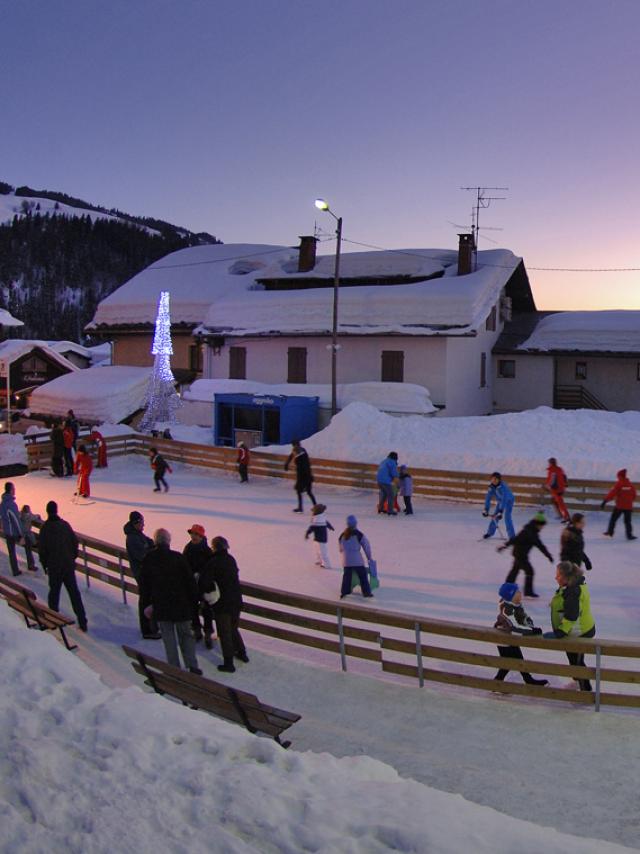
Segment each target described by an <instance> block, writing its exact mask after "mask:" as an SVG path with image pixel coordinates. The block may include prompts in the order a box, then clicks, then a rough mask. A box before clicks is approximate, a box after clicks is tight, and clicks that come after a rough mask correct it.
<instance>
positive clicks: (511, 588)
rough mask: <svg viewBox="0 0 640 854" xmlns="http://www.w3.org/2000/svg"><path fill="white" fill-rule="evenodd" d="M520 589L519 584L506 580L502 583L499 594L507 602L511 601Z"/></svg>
mask: <svg viewBox="0 0 640 854" xmlns="http://www.w3.org/2000/svg"><path fill="white" fill-rule="evenodd" d="M519 589H520V588H519V587H518V585H517V584H511V583H510V582H509V581H505V583H504V584H501V585H500V589H499V590H498V596H499V597H500V598H501V599H502V600H504V601H505V602H511V600H512V599H513V597H514V596H515V595H516V593H517V592H518V590H519Z"/></svg>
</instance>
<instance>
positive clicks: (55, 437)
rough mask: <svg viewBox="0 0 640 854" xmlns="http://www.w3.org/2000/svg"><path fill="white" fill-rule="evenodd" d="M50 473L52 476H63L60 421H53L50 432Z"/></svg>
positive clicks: (62, 444) (62, 442)
mask: <svg viewBox="0 0 640 854" xmlns="http://www.w3.org/2000/svg"><path fill="white" fill-rule="evenodd" d="M49 441H50V442H51V473H52V475H53V477H64V433H63V430H62V427H61V425H60V421H59V420H58V419H56V420H55V421H54V422H53V427H52V428H51V433H50V434H49Z"/></svg>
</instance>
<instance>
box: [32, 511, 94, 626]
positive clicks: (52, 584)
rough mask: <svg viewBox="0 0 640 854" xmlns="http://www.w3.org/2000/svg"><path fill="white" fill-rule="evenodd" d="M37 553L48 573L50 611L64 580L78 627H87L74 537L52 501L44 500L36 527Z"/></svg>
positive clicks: (58, 602)
mask: <svg viewBox="0 0 640 854" xmlns="http://www.w3.org/2000/svg"><path fill="white" fill-rule="evenodd" d="M38 553H39V555H40V562H41V564H42V568H43V569H44V571H45V572H47V573H48V575H49V607H50V608H53V610H54V611H57V610H58V606H59V605H60V590H61V588H62V585H63V584H64V586H65V588H66V591H67V593H68V594H69V599H70V600H71V607H72V608H73V613H74V614H75V615H76V619H77V621H78V628H79V629H80V630H81V631H83V632H86V631H87V615H86V613H85V610H84V604H83V602H82V596H81V595H80V590H79V589H78V582H77V581H76V558H77V557H78V539H77V537H76V535H75V534H74V532H73V529H72V527H71V525H70V524H69V523H68V522H65V521H64V519H61V518H60V517H59V516H58V505H57V504H56V502H55V501H50V502H49V503H48V504H47V519H46V521H45V523H44V524H43V526H42V528H41V529H40V537H39V539H38Z"/></svg>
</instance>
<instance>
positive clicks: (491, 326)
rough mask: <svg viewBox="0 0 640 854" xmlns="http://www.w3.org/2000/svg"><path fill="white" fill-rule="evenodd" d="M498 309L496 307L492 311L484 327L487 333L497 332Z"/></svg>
mask: <svg viewBox="0 0 640 854" xmlns="http://www.w3.org/2000/svg"><path fill="white" fill-rule="evenodd" d="M497 314H498V312H497V309H496V306H495V305H494V307H493V308H492V309H491V311H490V312H489V316H488V317H487V322H486V323H485V325H484V328H485V330H486V331H487V332H495V331H496V320H497Z"/></svg>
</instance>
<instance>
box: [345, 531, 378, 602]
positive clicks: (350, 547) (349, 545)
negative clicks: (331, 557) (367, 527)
mask: <svg viewBox="0 0 640 854" xmlns="http://www.w3.org/2000/svg"><path fill="white" fill-rule="evenodd" d="M338 548H339V549H340V558H341V560H342V587H341V588H340V598H341V599H344V597H345V596H348V595H349V593H351V587H352V575H353V573H354V572H355V574H356V575H357V577H358V581H359V584H360V589H361V590H362V595H363V596H364V598H365V599H370V598H371V597H372V596H373V593H372V592H371V585H370V583H369V573H368V571H367V567H365V564H364V558H363V555H364V557H366V559H367V564H368V565H369V566H371V564H372V562H373V556H372V554H371V546H370V544H369V540H368V539H367V538H366V537H365V535H364V534H363V533H362V531H359V530H358V520H357V519H356V517H355V516H353V515H351V516H347V527H346V528H345V529H344V531H343V532H342V533H341V534H340V537H339V538H338Z"/></svg>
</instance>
